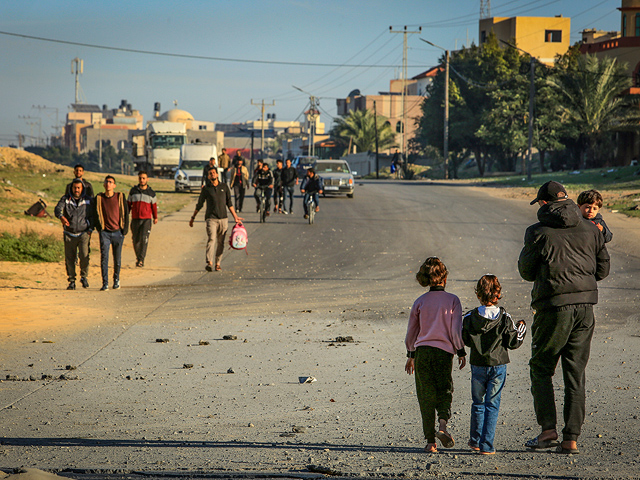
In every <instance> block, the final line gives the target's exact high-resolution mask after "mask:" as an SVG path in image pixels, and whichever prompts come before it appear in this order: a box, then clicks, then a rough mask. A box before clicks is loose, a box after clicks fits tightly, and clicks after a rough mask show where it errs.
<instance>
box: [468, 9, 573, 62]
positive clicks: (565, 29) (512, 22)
mask: <svg viewBox="0 0 640 480" xmlns="http://www.w3.org/2000/svg"><path fill="white" fill-rule="evenodd" d="M479 30H480V32H479V37H478V38H479V39H480V45H482V44H483V43H485V42H486V41H487V38H488V37H489V33H491V32H493V33H494V34H495V35H496V37H497V39H498V41H500V40H502V41H503V42H509V43H511V42H515V45H516V46H517V47H518V48H521V49H522V50H523V51H525V52H527V53H529V54H530V55H531V56H533V57H535V58H537V59H538V60H539V61H540V62H542V63H544V64H546V65H553V62H554V59H555V57H556V55H563V54H565V53H566V52H567V50H569V45H570V38H569V37H570V34H571V19H570V18H567V17H563V16H562V15H556V16H555V17H490V18H481V19H480V23H479Z"/></svg>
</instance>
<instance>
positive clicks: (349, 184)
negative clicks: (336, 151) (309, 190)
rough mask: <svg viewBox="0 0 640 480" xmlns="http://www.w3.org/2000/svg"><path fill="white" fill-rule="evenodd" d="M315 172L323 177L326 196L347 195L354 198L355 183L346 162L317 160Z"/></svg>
mask: <svg viewBox="0 0 640 480" xmlns="http://www.w3.org/2000/svg"><path fill="white" fill-rule="evenodd" d="M313 170H314V171H315V172H316V174H318V175H319V176H320V177H322V180H323V182H324V190H323V193H324V195H340V194H346V195H347V197H349V198H353V190H354V188H355V183H354V181H353V174H352V173H351V169H350V168H349V164H348V163H347V161H346V160H316V161H315V163H314V164H313Z"/></svg>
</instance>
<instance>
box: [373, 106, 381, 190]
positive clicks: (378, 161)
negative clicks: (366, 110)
mask: <svg viewBox="0 0 640 480" xmlns="http://www.w3.org/2000/svg"><path fill="white" fill-rule="evenodd" d="M373 128H374V129H375V132H376V180H377V179H379V178H380V160H379V159H378V111H377V110H376V101H375V100H374V101H373Z"/></svg>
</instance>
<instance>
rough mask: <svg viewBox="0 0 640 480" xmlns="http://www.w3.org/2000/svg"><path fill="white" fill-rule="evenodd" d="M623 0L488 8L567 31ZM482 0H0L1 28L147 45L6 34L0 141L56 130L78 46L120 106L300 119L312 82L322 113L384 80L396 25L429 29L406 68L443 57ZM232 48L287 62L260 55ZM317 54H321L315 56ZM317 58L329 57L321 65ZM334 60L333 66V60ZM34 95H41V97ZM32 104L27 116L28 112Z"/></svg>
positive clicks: (1, 55) (594, 21)
mask: <svg viewBox="0 0 640 480" xmlns="http://www.w3.org/2000/svg"><path fill="white" fill-rule="evenodd" d="M620 4H621V2H620V0H605V1H602V0H581V1H579V2H578V1H576V0H493V1H491V14H492V16H516V15H519V16H554V15H563V16H565V17H571V42H572V43H574V42H575V41H577V40H579V38H580V34H579V32H580V31H581V30H583V29H585V28H598V29H600V30H619V29H620V26H619V23H620V13H619V11H618V10H617V7H619V6H620ZM479 11H480V0H449V1H448V2H447V1H442V0H387V1H381V0H322V1H319V0H318V1H311V0H253V1H250V0H208V1H205V0H182V1H180V2H177V1H175V0H174V1H171V2H170V1H167V0H154V1H147V0H144V1H142V0H140V1H136V0H130V1H126V2H125V1H115V0H112V1H107V0H103V1H87V0H81V1H80V0H59V1H52V0H29V1H27V2H16V1H14V0H0V31H2V32H8V33H12V34H18V35H25V36H31V37H42V38H47V39H53V40H59V41H63V42H71V43H74V44H76V43H77V44H91V45H99V46H103V47H112V48H116V49H131V50H141V51H151V52H158V53H164V54H174V55H191V56H197V57H209V58H182V57H180V56H163V55H148V54H142V53H135V52H124V51H118V50H111V49H98V48H91V47H88V46H81V45H70V44H65V43H53V42H48V41H41V40H35V39H30V38H23V37H17V36H13V35H5V34H0V65H1V67H2V68H0V86H1V87H0V92H1V93H0V95H1V96H0V98H1V99H2V106H1V108H0V145H7V144H8V143H10V142H15V141H16V140H15V139H16V136H17V133H18V132H20V133H22V134H25V135H28V136H29V135H31V134H33V135H34V136H37V134H38V127H37V126H34V125H29V124H35V123H37V122H38V118H40V119H41V120H40V121H41V125H42V134H43V135H45V134H52V133H54V132H55V127H54V124H55V117H56V112H55V111H54V110H53V109H54V108H57V109H58V121H59V122H60V123H61V122H62V121H63V120H64V116H65V115H66V113H67V112H68V111H69V106H70V104H71V103H73V101H74V76H73V75H72V74H71V61H72V59H73V58H75V57H79V58H81V59H83V60H84V74H83V75H81V77H80V85H81V91H82V95H81V99H83V100H84V101H85V102H86V103H89V104H97V105H103V104H106V105H108V107H109V108H115V107H117V106H118V105H119V104H120V101H121V100H122V99H126V100H127V101H128V103H131V104H132V107H133V108H135V109H138V110H140V111H141V113H142V114H143V115H144V117H145V121H146V120H148V119H150V118H151V116H152V113H153V104H154V102H160V103H161V105H162V111H165V110H168V109H170V108H172V107H173V101H174V100H177V102H178V107H179V108H182V109H184V110H187V111H189V112H190V113H191V114H193V116H194V117H195V118H196V119H198V120H207V121H213V122H219V123H230V122H242V121H247V120H253V119H257V118H259V116H260V109H259V107H256V106H252V105H251V101H252V100H253V101H254V103H258V102H260V101H262V100H263V99H264V100H265V102H266V103H271V102H272V101H275V103H276V105H275V107H270V108H269V109H267V112H268V113H275V114H276V115H277V118H278V119H279V120H301V118H302V117H301V113H302V112H303V111H304V110H305V107H306V106H307V105H308V96H307V95H305V94H303V93H301V92H299V91H297V90H295V89H294V88H293V87H292V85H295V86H297V87H299V88H302V89H303V90H305V91H307V92H309V93H310V94H313V95H316V96H318V97H320V108H321V114H322V121H324V122H325V123H326V125H327V127H329V126H330V124H331V121H332V120H331V119H332V116H335V115H336V102H335V99H336V98H344V97H345V96H346V95H347V94H348V93H349V92H350V91H351V90H353V89H356V88H358V89H360V91H361V92H362V93H363V94H375V93H377V92H378V91H386V90H388V88H389V80H390V79H391V78H397V77H398V75H399V72H400V67H401V65H402V37H403V36H402V35H401V34H392V33H389V27H390V26H393V28H394V30H401V29H402V28H403V27H404V26H405V25H407V26H408V28H409V29H410V30H417V28H418V26H422V32H421V33H420V34H416V35H409V36H408V45H409V51H408V64H409V68H408V74H409V76H413V75H416V74H418V73H420V72H422V71H424V70H426V69H427V68H429V67H431V66H433V65H436V64H437V62H438V59H439V57H440V55H441V51H440V50H438V49H436V48H433V47H430V46H429V45H427V44H426V43H424V42H421V41H420V40H419V38H420V37H421V38H424V39H427V40H430V41H432V42H433V43H436V44H438V45H440V46H442V47H444V48H448V49H450V50H454V49H456V48H460V47H461V46H462V45H464V44H465V43H466V42H467V39H468V40H469V42H476V43H477V39H478V18H479ZM211 57H216V58H224V59H233V60H258V61H268V62H292V63H298V64H306V65H282V64H277V63H276V64H269V63H267V64H265V63H254V62H244V61H220V60H213V59H210V58H211ZM309 64H313V65H309ZM318 64H323V65H318ZM331 65H337V66H331ZM34 106H46V107H49V108H48V109H47V110H41V111H38V110H37V109H36V108H33V107H34ZM23 117H31V118H23Z"/></svg>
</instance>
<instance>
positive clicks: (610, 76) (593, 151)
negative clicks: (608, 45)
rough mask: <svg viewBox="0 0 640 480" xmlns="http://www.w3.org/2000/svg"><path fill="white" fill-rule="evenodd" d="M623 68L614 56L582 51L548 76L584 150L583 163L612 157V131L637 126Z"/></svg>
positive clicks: (595, 163)
mask: <svg viewBox="0 0 640 480" xmlns="http://www.w3.org/2000/svg"><path fill="white" fill-rule="evenodd" d="M626 71H627V68H626V65H623V64H620V63H618V62H617V61H616V59H615V58H608V57H605V58H602V59H601V60H598V58H597V57H595V56H593V55H584V56H581V57H579V58H578V59H577V61H576V62H575V65H570V66H569V67H568V68H566V69H564V70H562V71H561V72H560V73H559V74H557V75H555V76H553V77H551V78H550V79H549V84H550V85H551V86H552V87H554V88H556V89H557V91H558V92H559V94H560V102H559V107H558V108H559V111H560V112H559V113H560V115H561V116H562V117H563V118H564V119H565V120H566V122H567V127H568V128H569V129H573V131H574V132H576V133H574V135H576V136H578V137H579V140H580V141H581V142H580V143H582V145H583V147H582V150H583V152H586V153H587V158H586V159H585V161H583V166H587V165H588V166H593V167H595V166H601V165H602V164H604V162H605V161H606V160H607V159H608V158H607V157H611V152H612V151H613V149H612V148H611V140H612V133H613V132H615V131H621V130H628V129H632V130H638V127H639V126H640V124H639V122H640V111H639V110H638V106H637V105H638V104H637V100H636V99H634V98H633V97H632V96H631V95H625V93H624V92H625V90H627V89H628V88H629V87H630V86H631V79H630V78H629V76H628V74H627V73H626Z"/></svg>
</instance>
